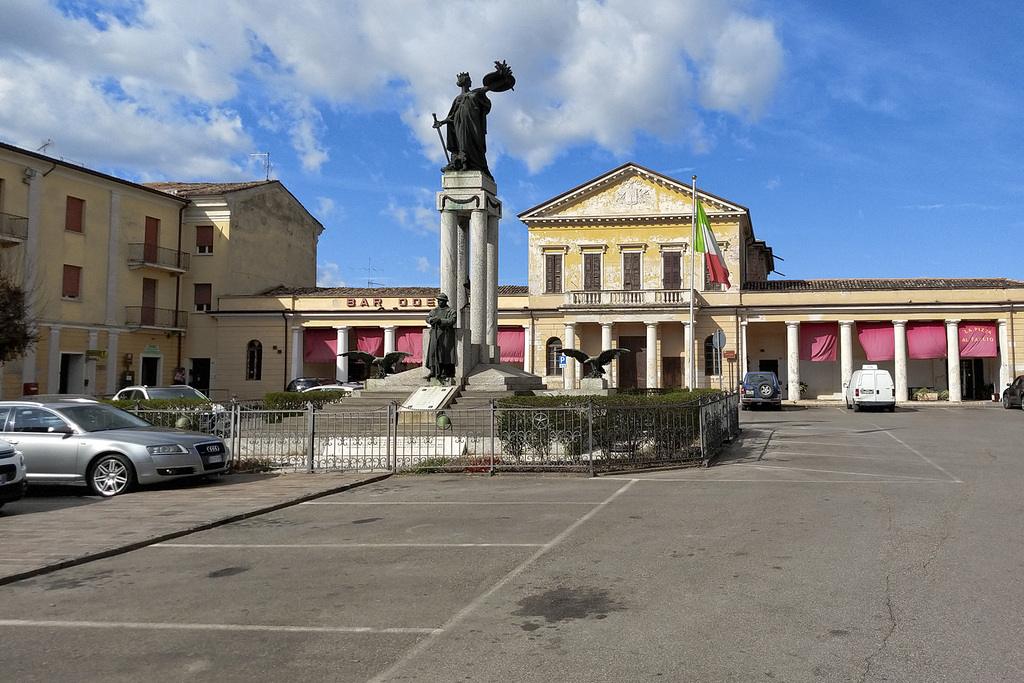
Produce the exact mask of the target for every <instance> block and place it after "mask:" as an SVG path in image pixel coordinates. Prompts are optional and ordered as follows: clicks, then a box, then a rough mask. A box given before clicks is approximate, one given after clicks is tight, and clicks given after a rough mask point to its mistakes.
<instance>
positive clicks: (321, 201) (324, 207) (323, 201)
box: [316, 197, 334, 219]
mask: <svg viewBox="0 0 1024 683" xmlns="http://www.w3.org/2000/svg"><path fill="white" fill-rule="evenodd" d="M332 213H334V200H333V199H331V198H330V197H317V198H316V215H317V216H319V217H320V218H321V219H323V218H326V217H327V216H330V215H331V214H332Z"/></svg>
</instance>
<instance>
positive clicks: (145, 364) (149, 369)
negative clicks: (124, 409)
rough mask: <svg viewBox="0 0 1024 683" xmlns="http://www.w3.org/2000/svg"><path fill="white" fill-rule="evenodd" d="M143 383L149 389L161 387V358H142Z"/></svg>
mask: <svg viewBox="0 0 1024 683" xmlns="http://www.w3.org/2000/svg"><path fill="white" fill-rule="evenodd" d="M142 383H143V384H144V385H146V386H147V387H158V386H160V357H159V356H143V357H142Z"/></svg>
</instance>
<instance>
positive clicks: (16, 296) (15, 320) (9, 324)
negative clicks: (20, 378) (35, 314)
mask: <svg viewBox="0 0 1024 683" xmlns="http://www.w3.org/2000/svg"><path fill="white" fill-rule="evenodd" d="M36 339H37V335H36V329H35V325H34V324H33V321H32V320H30V319H29V317H28V297H27V296H26V294H25V290H24V289H22V288H21V287H19V286H17V285H15V284H14V283H13V282H12V281H11V280H10V279H9V278H8V277H6V276H5V275H3V274H2V273H0V363H5V362H7V361H9V360H13V359H15V358H17V357H18V356H21V355H23V354H24V353H25V352H26V351H27V350H28V349H30V348H32V346H33V345H34V344H35V343H36Z"/></svg>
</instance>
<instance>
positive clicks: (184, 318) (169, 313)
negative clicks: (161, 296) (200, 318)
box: [124, 306, 188, 332]
mask: <svg viewBox="0 0 1024 683" xmlns="http://www.w3.org/2000/svg"><path fill="white" fill-rule="evenodd" d="M124 322H125V325H127V326H128V327H131V328H134V329H139V330H155V331H160V332H184V331H185V330H186V329H187V328H188V311H176V310H174V309H171V308H154V307H153V306H125V308H124Z"/></svg>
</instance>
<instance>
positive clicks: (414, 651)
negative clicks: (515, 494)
mask: <svg viewBox="0 0 1024 683" xmlns="http://www.w3.org/2000/svg"><path fill="white" fill-rule="evenodd" d="M637 481H639V480H638V479H631V480H629V481H628V482H627V483H626V484H625V485H624V486H622V487H620V488H619V489H618V490H616V491H615V493H613V494H612V495H610V496H608V497H607V498H606V499H605V500H604V501H602V502H601V503H598V504H597V505H596V506H595V507H594V508H593V509H592V510H590V511H589V512H588V513H587V514H585V515H583V516H582V517H580V518H579V519H577V520H576V521H575V522H573V523H572V524H570V525H569V526H567V527H566V528H565V529H563V530H562V532H561V533H559V534H558V535H557V536H555V537H554V538H552V539H551V540H550V541H548V542H547V543H545V544H544V545H543V546H541V547H540V549H538V550H537V552H535V553H534V554H533V555H531V556H530V557H528V558H526V560H524V561H523V562H522V563H521V564H520V565H519V566H518V567H516V568H515V569H513V570H512V571H510V572H509V573H508V574H505V576H503V577H502V578H501V579H499V580H498V582H497V583H495V584H494V585H493V586H491V587H490V588H488V589H487V590H486V591H484V592H483V593H482V594H480V595H479V596H477V598H476V599H475V600H473V602H471V603H469V604H468V605H466V606H465V607H463V608H462V609H461V610H459V612H458V613H457V614H456V615H455V616H453V617H452V618H451V619H449V620H448V621H446V622H445V623H444V624H442V625H441V627H440V628H439V629H437V630H435V631H433V632H432V633H431V634H430V635H429V636H427V637H426V638H424V639H423V640H421V641H419V642H418V643H416V645H414V646H413V647H412V648H411V649H410V650H409V651H408V652H406V653H405V654H404V655H403V656H402V657H401V658H400V659H399V660H398V661H396V662H395V663H394V664H392V665H391V666H389V667H388V668H387V669H385V670H384V671H382V672H381V673H379V674H377V675H376V676H374V677H373V678H371V679H370V680H369V681H368V683H380V682H382V681H386V680H387V679H388V678H390V677H391V675H392V674H393V673H396V672H397V671H399V670H400V669H401V668H402V667H404V666H405V665H406V664H408V663H409V662H411V661H412V660H413V659H414V658H415V657H416V656H418V655H419V654H420V653H421V652H424V651H425V650H428V649H430V648H431V647H433V645H434V641H436V640H437V638H438V637H439V636H441V635H443V634H444V633H445V632H446V631H448V630H449V629H451V628H452V627H453V626H455V625H456V624H458V623H459V622H460V621H462V620H463V619H465V618H466V617H467V616H468V615H469V614H471V613H472V612H473V611H475V610H476V609H477V608H478V607H479V606H480V605H481V604H483V603H484V601H486V600H487V598H489V597H491V596H492V595H493V594H494V593H496V592H497V591H499V590H501V589H502V588H504V587H505V586H506V585H508V583H509V582H510V581H512V580H513V579H514V578H516V577H517V576H519V575H520V574H522V573H523V572H525V571H526V570H527V569H528V568H529V567H530V565H532V564H533V563H534V562H536V561H537V560H539V559H540V558H541V557H543V556H544V554H545V553H547V552H548V551H549V550H551V549H553V548H555V547H557V546H558V544H559V543H561V542H562V541H564V540H565V539H566V538H567V537H568V536H569V535H570V534H572V533H573V532H574V531H576V529H578V528H579V527H580V526H582V525H583V524H585V523H586V522H588V521H589V520H590V519H591V518H592V517H593V516H594V515H596V514H597V513H598V512H600V511H601V510H603V509H604V508H605V507H607V506H608V505H609V504H610V503H611V502H612V501H614V500H615V499H616V498H618V497H619V496H621V495H622V494H623V493H625V492H626V490H627V489H629V487H630V486H632V485H633V484H635V483H636V482H637Z"/></svg>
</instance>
